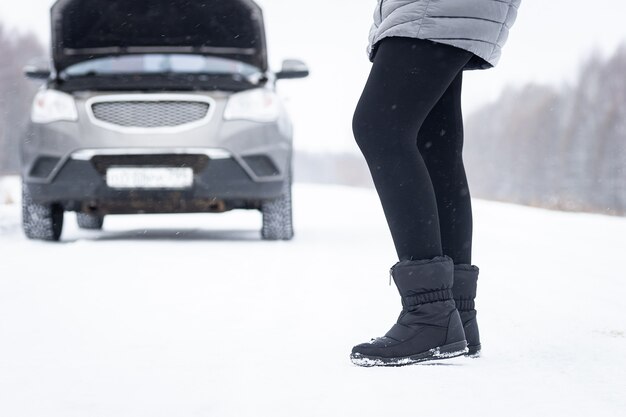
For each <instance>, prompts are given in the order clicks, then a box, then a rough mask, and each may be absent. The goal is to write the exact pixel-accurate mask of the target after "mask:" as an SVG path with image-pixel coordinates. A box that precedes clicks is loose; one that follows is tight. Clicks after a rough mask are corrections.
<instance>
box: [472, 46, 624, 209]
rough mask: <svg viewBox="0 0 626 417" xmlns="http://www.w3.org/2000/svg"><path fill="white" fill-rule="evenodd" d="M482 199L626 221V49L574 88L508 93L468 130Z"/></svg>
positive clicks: (593, 61) (594, 66) (595, 60)
mask: <svg viewBox="0 0 626 417" xmlns="http://www.w3.org/2000/svg"><path fill="white" fill-rule="evenodd" d="M465 160H466V164H467V168H468V176H469V177H470V178H469V179H470V184H471V188H472V194H473V195H474V196H475V197H480V198H485V199H492V200H500V201H507V202H513V203H519V204H525V205H532V206H539V207H546V208H552V209H558V210H566V211H588V212H598V213H605V214H611V215H626V45H622V46H621V47H620V48H618V49H617V51H616V52H615V53H614V54H613V55H612V56H610V57H608V58H602V57H601V56H599V55H598V54H594V55H593V56H592V57H591V58H590V59H588V60H587V61H586V62H585V63H584V65H583V66H582V68H581V70H580V73H579V76H578V79H577V81H576V82H575V83H574V84H573V85H569V86H566V87H562V88H554V87H549V86H542V85H527V86H525V87H523V88H520V89H509V90H507V91H505V92H504V93H503V94H502V96H501V97H500V99H499V100H497V101H496V102H494V103H493V104H491V105H488V106H486V107H484V108H482V109H480V110H479V111H477V112H476V113H473V114H472V115H471V116H470V117H469V118H468V120H467V123H466V146H465Z"/></svg>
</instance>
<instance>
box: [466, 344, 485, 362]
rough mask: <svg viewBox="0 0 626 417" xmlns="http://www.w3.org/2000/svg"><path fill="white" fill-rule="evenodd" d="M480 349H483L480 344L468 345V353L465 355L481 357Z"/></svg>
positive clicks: (474, 357) (473, 357)
mask: <svg viewBox="0 0 626 417" xmlns="http://www.w3.org/2000/svg"><path fill="white" fill-rule="evenodd" d="M480 350H481V346H480V345H476V346H468V347H467V353H466V354H465V356H467V357H468V358H472V359H476V358H480Z"/></svg>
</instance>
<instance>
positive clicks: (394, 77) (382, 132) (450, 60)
mask: <svg viewBox="0 0 626 417" xmlns="http://www.w3.org/2000/svg"><path fill="white" fill-rule="evenodd" d="M471 57H472V54H471V53H470V52H468V51H465V50H462V49H459V48H455V47H452V46H448V45H443V44H437V43H434V42H431V41H426V40H421V39H409V38H386V39H384V40H382V41H381V42H380V45H379V46H378V51H377V53H376V58H375V60H374V63H373V66H372V70H371V73H370V76H369V79H368V81H367V84H366V86H365V89H364V91H363V94H362V96H361V99H360V100H359V103H358V105H357V109H356V111H355V115H354V120H353V129H354V135H355V138H356V141H357V143H358V145H359V147H360V149H361V151H362V153H363V155H364V156H365V159H366V161H367V163H368V166H369V169H370V172H371V174H372V178H373V180H374V184H375V186H376V190H377V192H378V195H379V197H380V199H381V202H382V205H383V209H384V211H385V216H386V218H387V222H388V224H389V228H390V230H391V234H392V237H393V240H394V244H395V247H396V251H397V253H398V257H399V258H400V260H413V259H427V258H433V257H436V256H441V255H443V254H445V255H448V256H450V257H451V258H452V259H453V260H454V262H456V263H470V262H471V239H472V213H471V202H470V195H469V189H468V185H467V179H466V177H465V169H464V166H463V161H462V155H461V154H462V148H463V120H462V113H461V85H462V71H463V68H464V67H465V66H466V64H467V63H468V62H469V61H470V59H471Z"/></svg>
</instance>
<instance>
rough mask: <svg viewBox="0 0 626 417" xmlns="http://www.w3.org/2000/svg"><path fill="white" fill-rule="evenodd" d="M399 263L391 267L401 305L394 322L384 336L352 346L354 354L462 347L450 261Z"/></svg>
mask: <svg viewBox="0 0 626 417" xmlns="http://www.w3.org/2000/svg"><path fill="white" fill-rule="evenodd" d="M400 264H401V265H402V267H401V268H398V267H397V266H394V268H392V277H393V279H394V282H395V283H396V286H397V287H398V291H399V292H400V295H401V297H402V305H403V309H402V312H401V313H400V316H399V318H398V320H397V322H396V324H395V325H394V326H393V327H392V328H391V330H389V331H388V332H387V333H386V335H385V336H384V337H379V338H377V339H374V340H372V341H370V342H368V343H362V344H360V345H358V346H355V347H354V348H353V349H352V355H353V357H354V355H358V356H359V357H378V358H388V359H389V358H403V357H408V356H412V355H417V354H420V353H423V352H426V351H428V350H430V349H436V348H438V347H442V346H445V345H448V344H454V343H461V344H462V345H463V346H462V347H461V350H463V349H464V348H465V345H464V342H465V334H464V332H463V325H462V322H461V318H460V316H459V313H458V311H457V310H456V307H455V304H454V301H453V300H452V292H451V288H450V287H451V285H452V276H453V269H454V268H453V264H452V260H451V259H449V258H447V257H436V258H434V259H431V260H420V261H404V262H401V263H400ZM424 277H427V279H423V278H424ZM461 353H462V352H461Z"/></svg>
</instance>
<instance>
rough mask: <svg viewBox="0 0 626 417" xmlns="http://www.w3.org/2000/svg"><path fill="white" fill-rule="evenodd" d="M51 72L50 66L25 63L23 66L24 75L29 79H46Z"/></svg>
mask: <svg viewBox="0 0 626 417" xmlns="http://www.w3.org/2000/svg"><path fill="white" fill-rule="evenodd" d="M51 74H52V72H51V71H50V68H48V67H45V66H39V65H27V66H25V67H24V75H26V77H27V78H29V79H31V80H47V79H48V78H50V75H51Z"/></svg>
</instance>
